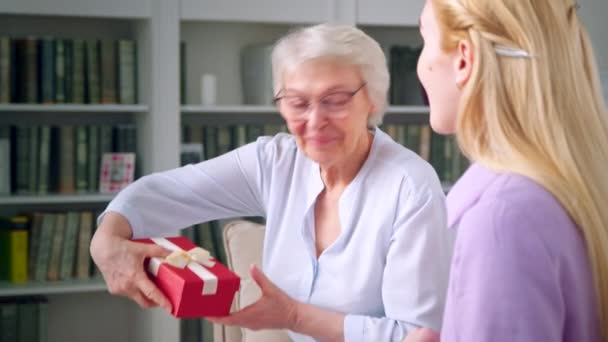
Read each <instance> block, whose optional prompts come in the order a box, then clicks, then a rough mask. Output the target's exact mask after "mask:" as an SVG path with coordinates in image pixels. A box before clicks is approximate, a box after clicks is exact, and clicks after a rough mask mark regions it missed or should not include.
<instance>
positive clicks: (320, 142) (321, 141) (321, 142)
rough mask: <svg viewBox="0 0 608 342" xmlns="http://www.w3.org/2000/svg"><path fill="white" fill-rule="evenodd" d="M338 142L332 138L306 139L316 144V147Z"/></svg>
mask: <svg viewBox="0 0 608 342" xmlns="http://www.w3.org/2000/svg"><path fill="white" fill-rule="evenodd" d="M334 140H336V138H332V137H309V138H306V141H307V142H309V143H311V144H314V145H326V144H329V143H331V142H333V141H334Z"/></svg>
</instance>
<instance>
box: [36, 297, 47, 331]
mask: <svg viewBox="0 0 608 342" xmlns="http://www.w3.org/2000/svg"><path fill="white" fill-rule="evenodd" d="M48 336H49V303H48V301H47V300H46V298H41V299H40V300H39V302H38V342H47V341H48Z"/></svg>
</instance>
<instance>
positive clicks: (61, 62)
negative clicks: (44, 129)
mask: <svg viewBox="0 0 608 342" xmlns="http://www.w3.org/2000/svg"><path fill="white" fill-rule="evenodd" d="M65 55H66V48H65V40H63V39H57V40H56V41H55V98H54V99H55V101H54V102H55V103H65V102H66V94H67V92H66V87H65V85H66V77H65V76H66V72H65V71H66V70H65V64H66V63H65Z"/></svg>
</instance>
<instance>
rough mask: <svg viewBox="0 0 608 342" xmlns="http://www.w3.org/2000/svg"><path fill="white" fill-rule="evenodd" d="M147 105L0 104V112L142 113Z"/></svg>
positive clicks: (146, 109)
mask: <svg viewBox="0 0 608 342" xmlns="http://www.w3.org/2000/svg"><path fill="white" fill-rule="evenodd" d="M147 111H148V106H147V105H140V104H138V105H121V104H94V105H88V104H21V103H14V104H13V103H11V104H0V112H52V113H83V112H85V113H144V112H147Z"/></svg>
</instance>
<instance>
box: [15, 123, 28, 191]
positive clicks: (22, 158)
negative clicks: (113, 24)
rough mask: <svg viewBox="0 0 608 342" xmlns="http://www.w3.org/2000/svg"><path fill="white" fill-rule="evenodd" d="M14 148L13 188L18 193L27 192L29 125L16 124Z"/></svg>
mask: <svg viewBox="0 0 608 342" xmlns="http://www.w3.org/2000/svg"><path fill="white" fill-rule="evenodd" d="M15 134H16V139H15V140H16V148H15V162H16V167H15V171H16V172H15V183H16V184H15V185H16V187H15V190H16V192H17V193H18V194H27V193H28V191H29V184H28V182H29V169H30V164H29V162H30V158H29V152H30V146H29V143H30V127H29V126H16V129H15Z"/></svg>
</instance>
